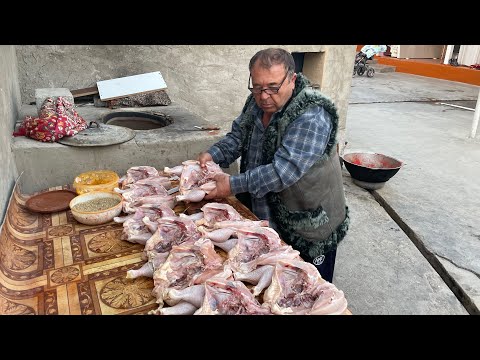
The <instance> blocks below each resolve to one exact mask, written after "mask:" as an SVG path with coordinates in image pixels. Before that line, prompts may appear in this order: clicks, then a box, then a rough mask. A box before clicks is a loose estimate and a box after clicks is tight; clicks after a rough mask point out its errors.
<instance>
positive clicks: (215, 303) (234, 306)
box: [195, 279, 271, 315]
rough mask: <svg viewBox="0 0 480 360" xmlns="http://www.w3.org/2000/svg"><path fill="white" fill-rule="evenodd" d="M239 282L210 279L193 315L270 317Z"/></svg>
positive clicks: (267, 311) (265, 309) (268, 312)
mask: <svg viewBox="0 0 480 360" xmlns="http://www.w3.org/2000/svg"><path fill="white" fill-rule="evenodd" d="M270 314H271V313H270V311H269V310H268V309H267V308H265V307H262V306H261V305H260V303H259V302H258V301H257V300H256V299H255V298H254V297H253V295H252V293H251V292H250V291H249V290H248V288H247V287H246V286H245V284H243V283H242V282H241V281H230V280H221V279H210V280H207V281H206V282H205V298H204V300H203V304H202V307H201V308H200V309H198V310H197V311H196V312H195V315H270Z"/></svg>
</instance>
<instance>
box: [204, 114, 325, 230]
mask: <svg viewBox="0 0 480 360" xmlns="http://www.w3.org/2000/svg"><path fill="white" fill-rule="evenodd" d="M255 107H256V110H257V112H256V118H255V125H254V128H253V133H252V139H251V142H250V149H249V150H248V154H247V156H248V161H247V171H246V172H245V173H242V174H238V175H232V176H231V177H230V187H231V191H232V193H233V194H238V193H242V192H249V193H250V194H251V196H252V207H253V209H252V211H253V213H254V214H255V215H256V216H257V217H258V218H259V219H264V220H269V219H270V209H269V206H268V204H267V198H266V196H265V195H266V194H267V193H269V192H270V191H273V192H280V191H282V190H284V189H286V188H288V187H289V186H291V185H292V184H294V183H295V182H297V181H298V180H299V179H300V178H301V177H302V176H303V175H304V174H305V173H306V172H307V171H308V170H309V169H310V167H311V166H312V165H313V164H314V163H315V162H316V161H317V160H318V159H319V158H320V157H321V156H322V155H323V152H324V151H325V148H326V146H327V143H328V139H329V137H330V132H331V129H332V123H331V120H330V114H329V113H328V112H326V111H325V110H324V109H323V107H319V106H312V107H310V108H309V109H308V110H307V111H306V112H305V113H304V114H302V115H301V116H299V117H298V118H297V119H296V120H295V121H294V122H292V123H291V124H290V125H289V126H288V128H287V130H286V132H285V134H284V137H283V140H282V144H281V146H280V147H279V148H278V149H277V151H276V152H275V155H274V159H273V162H272V163H270V164H267V165H262V145H263V139H264V133H265V129H264V127H263V124H262V114H263V111H262V110H261V109H260V108H258V107H257V106H256V105H255ZM275 116H278V112H277V113H275V114H273V116H272V119H271V121H273V120H274V117H275ZM240 119H241V116H239V117H238V118H236V119H235V120H234V122H233V124H232V130H231V131H230V132H229V133H228V134H227V135H226V136H225V137H224V138H223V139H222V140H220V141H219V142H218V143H222V144H223V145H227V146H225V147H223V148H224V149H225V148H228V149H230V151H228V153H223V152H222V151H221V150H220V148H218V147H217V146H215V145H216V144H214V145H213V146H212V147H211V148H210V149H209V150H208V152H209V153H210V154H211V155H212V158H213V161H214V162H216V163H217V164H219V165H220V166H222V167H228V166H229V165H230V164H231V163H233V162H234V161H235V160H236V159H238V158H239V157H240V156H241V153H240V150H239V148H240V144H241V131H240V126H239V122H240Z"/></svg>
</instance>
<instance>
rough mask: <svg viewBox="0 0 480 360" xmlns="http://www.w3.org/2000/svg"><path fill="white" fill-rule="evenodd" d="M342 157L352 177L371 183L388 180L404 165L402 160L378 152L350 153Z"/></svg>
mask: <svg viewBox="0 0 480 360" xmlns="http://www.w3.org/2000/svg"><path fill="white" fill-rule="evenodd" d="M342 158H343V163H344V164H345V167H346V169H347V170H348V172H349V173H350V175H351V176H352V178H354V179H357V180H360V181H365V182H369V183H381V182H386V181H388V180H389V179H390V178H391V177H392V176H393V175H395V174H396V173H397V172H398V170H400V168H401V167H402V166H403V162H401V161H400V160H397V159H394V158H392V157H390V156H386V155H382V154H376V153H360V152H356V153H349V154H344V155H343V157H342Z"/></svg>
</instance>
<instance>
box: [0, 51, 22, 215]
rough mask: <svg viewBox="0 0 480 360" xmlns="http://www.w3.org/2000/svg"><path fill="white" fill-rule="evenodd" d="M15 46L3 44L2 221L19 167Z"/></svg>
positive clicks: (0, 80)
mask: <svg viewBox="0 0 480 360" xmlns="http://www.w3.org/2000/svg"><path fill="white" fill-rule="evenodd" d="M20 104H21V101H20V88H19V84H18V71H17V60H16V57H15V47H14V46H11V45H8V46H7V45H2V46H0V164H1V170H0V223H2V222H3V218H4V216H5V210H6V206H7V204H8V200H9V199H10V195H11V192H12V188H13V185H14V183H15V179H16V177H17V170H16V167H15V163H14V160H13V155H12V152H11V150H10V145H11V139H12V132H13V128H14V124H15V121H16V120H17V117H18V111H19V108H20Z"/></svg>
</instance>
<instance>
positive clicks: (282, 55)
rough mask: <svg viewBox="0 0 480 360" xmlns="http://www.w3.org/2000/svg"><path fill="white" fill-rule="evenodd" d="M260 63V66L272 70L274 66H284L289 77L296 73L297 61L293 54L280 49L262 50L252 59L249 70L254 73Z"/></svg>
mask: <svg viewBox="0 0 480 360" xmlns="http://www.w3.org/2000/svg"><path fill="white" fill-rule="evenodd" d="M257 61H258V65H260V66H261V67H263V68H265V69H270V68H271V67H272V66H273V65H279V64H283V66H285V70H287V73H288V75H289V77H291V76H292V75H293V73H294V72H295V60H294V59H293V56H292V54H290V53H289V52H288V51H286V50H284V49H280V48H269V49H264V50H260V51H259V52H257V53H256V54H255V55H253V57H252V58H251V59H250V63H249V65H248V69H249V70H250V72H252V68H253V66H254V65H255V63H256V62H257Z"/></svg>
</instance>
